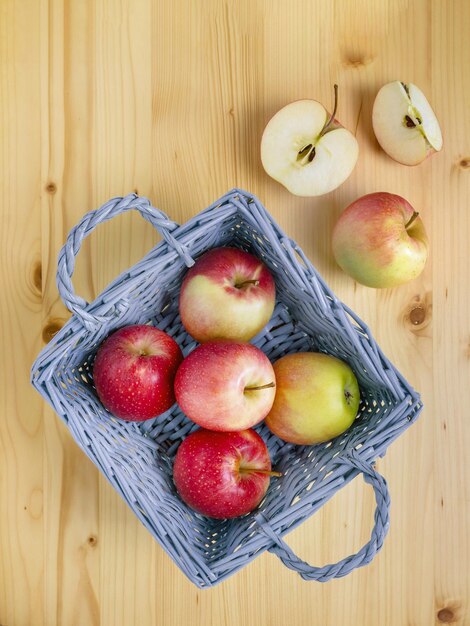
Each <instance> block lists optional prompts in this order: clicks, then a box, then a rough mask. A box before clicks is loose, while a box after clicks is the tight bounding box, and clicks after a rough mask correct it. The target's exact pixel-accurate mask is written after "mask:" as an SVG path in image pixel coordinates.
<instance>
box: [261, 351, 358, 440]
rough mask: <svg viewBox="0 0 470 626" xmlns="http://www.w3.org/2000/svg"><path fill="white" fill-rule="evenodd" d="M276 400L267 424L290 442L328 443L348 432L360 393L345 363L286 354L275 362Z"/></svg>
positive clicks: (325, 357) (310, 354) (325, 356)
mask: <svg viewBox="0 0 470 626" xmlns="http://www.w3.org/2000/svg"><path fill="white" fill-rule="evenodd" d="M273 367H274V372H275V374H276V397H275V399H274V404H273V406H272V409H271V411H270V412H269V414H268V416H267V417H266V421H265V423H266V425H267V426H268V428H269V429H270V430H271V431H272V432H273V433H274V434H275V435H277V436H278V437H280V438H281V439H283V440H284V441H288V442H290V443H296V444H300V445H311V444H315V443H321V442H323V441H328V440H329V439H332V438H333V437H337V436H338V435H340V434H341V433H343V432H344V431H345V430H346V429H348V428H349V427H350V426H351V424H352V423H353V422H354V419H355V417H356V415H357V411H358V407H359V400H360V393H359V386H358V383H357V379H356V376H355V375H354V372H353V371H352V369H351V368H350V367H349V365H348V364H347V363H345V362H344V361H341V360H340V359H337V358H336V357H333V356H330V355H328V354H323V353H321V352H298V353H297V354H288V355H286V356H284V357H282V358H281V359H279V360H278V361H276V362H275V363H274V366H273Z"/></svg>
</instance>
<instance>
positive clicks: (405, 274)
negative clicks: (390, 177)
mask: <svg viewBox="0 0 470 626" xmlns="http://www.w3.org/2000/svg"><path fill="white" fill-rule="evenodd" d="M333 253H334V256H335V258H336V261H337V263H338V265H339V266H340V267H341V268H342V269H343V270H344V271H345V272H346V273H347V274H349V275H350V276H352V277H353V278H354V280H356V281H357V282H358V283H362V284H363V285H366V286H367V287H395V286H396V285H401V284H402V283H405V282H407V281H409V280H412V279H413V278H416V277H417V276H419V275H420V274H421V272H422V271H423V269H424V266H425V264H426V259H427V256H428V240H427V237H426V232H425V230H424V225H423V222H422V220H421V218H420V217H418V213H417V212H416V211H415V210H414V209H413V207H412V206H411V204H410V203H409V202H407V201H406V200H405V199H404V198H402V197H400V196H397V195H395V194H393V193H386V192H378V193H370V194H368V195H366V196H362V198H359V199H358V200H356V201H355V202H353V203H352V204H350V205H349V206H348V207H347V208H346V209H345V210H344V211H343V213H342V214H341V216H340V218H339V220H338V222H337V223H336V226H335V228H334V231H333Z"/></svg>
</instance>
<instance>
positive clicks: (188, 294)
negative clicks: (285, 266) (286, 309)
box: [179, 248, 276, 343]
mask: <svg viewBox="0 0 470 626" xmlns="http://www.w3.org/2000/svg"><path fill="white" fill-rule="evenodd" d="M275 298H276V289H275V286H274V280H273V277H272V276H271V274H270V272H269V270H268V268H267V267H266V265H265V264H264V263H263V262H262V261H260V260H259V259H258V258H256V257H255V256H254V255H253V254H250V253H249V252H245V251H244V250H239V249H238V248H213V249H212V250H209V251H207V252H206V253H204V254H203V255H202V256H201V257H199V259H198V260H197V261H196V263H195V264H194V265H193V267H192V268H191V269H190V270H189V271H188V272H187V274H186V276H185V278H184V280H183V284H182V286H181V292H180V298H179V310H180V315H181V321H182V322H183V325H184V327H185V328H186V330H187V331H188V333H189V334H190V335H191V336H192V337H194V339H196V340H197V341H199V342H200V343H203V342H205V341H210V340H212V339H234V340H237V341H248V340H250V339H251V338H252V337H254V336H255V335H256V334H257V333H258V332H259V331H260V330H261V329H262V328H263V327H264V326H265V325H266V324H267V322H268V321H269V319H270V317H271V315H272V313H273V310H274V303H275Z"/></svg>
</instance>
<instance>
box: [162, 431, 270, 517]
mask: <svg viewBox="0 0 470 626" xmlns="http://www.w3.org/2000/svg"><path fill="white" fill-rule="evenodd" d="M270 476H280V474H279V473H278V472H271V459H270V458H269V452H268V449H267V447H266V444H265V443H264V441H263V440H262V439H261V437H260V436H259V435H258V434H257V433H256V432H255V431H254V430H251V429H248V430H242V431H239V432H231V433H222V432H214V431H212V430H205V429H204V428H200V429H199V430H197V431H195V432H194V433H192V434H191V435H189V436H188V437H186V439H185V440H184V441H183V443H182V444H181V445H180V447H179V448H178V451H177V453H176V458H175V463H174V466H173V479H174V482H175V485H176V489H177V491H178V493H179V495H180V496H181V498H182V500H184V502H186V504H188V505H189V506H190V507H191V508H193V509H195V510H196V511H198V512H199V513H202V514H203V515H207V516H209V517H215V518H217V519H225V518H229V517H238V516H239V515H245V513H249V512H250V511H252V510H253V509H254V508H255V507H257V506H258V504H259V503H260V502H261V500H262V499H263V497H264V495H265V493H266V491H267V490H268V486H269V479H270Z"/></svg>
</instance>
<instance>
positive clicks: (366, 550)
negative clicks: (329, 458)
mask: <svg viewBox="0 0 470 626" xmlns="http://www.w3.org/2000/svg"><path fill="white" fill-rule="evenodd" d="M342 461H343V462H344V463H345V464H347V465H349V466H350V467H353V468H355V469H357V470H359V471H360V472H362V474H363V477H364V480H365V482H366V483H369V484H370V485H372V487H373V489H374V493H375V501H376V503H377V508H376V510H375V516H374V520H375V523H374V528H373V529H372V534H371V537H370V541H369V542H368V543H366V545H365V546H363V547H362V548H361V549H360V550H359V552H357V553H356V554H353V555H351V556H348V557H346V558H345V559H343V560H342V561H339V562H338V563H334V564H333V563H332V564H330V565H325V566H323V567H314V566H312V565H309V564H308V563H306V562H305V561H303V560H302V559H300V558H299V557H298V556H297V555H296V554H295V553H294V552H293V551H292V549H291V548H290V547H289V546H288V545H287V544H286V543H285V541H283V539H282V538H281V537H279V536H278V535H277V534H276V533H275V532H274V530H273V529H272V528H271V526H270V524H269V521H268V520H267V519H266V518H265V517H264V515H263V514H261V513H260V514H258V515H257V516H256V521H257V522H258V524H259V525H260V528H261V530H262V531H263V532H264V533H265V534H266V535H267V536H268V537H269V538H270V539H272V541H273V542H274V545H273V546H272V547H271V548H269V551H270V552H272V553H273V554H276V555H277V556H278V557H279V558H280V559H281V561H282V562H283V563H284V565H285V566H286V567H288V568H289V569H292V570H294V571H296V572H298V573H299V574H300V576H301V577H302V578H303V579H304V580H317V581H319V582H327V581H328V580H330V579H331V578H341V577H342V576H346V575H347V574H349V573H350V572H352V571H353V570H354V569H356V567H362V566H363V565H367V564H368V563H370V562H371V561H372V559H373V558H374V556H375V555H376V554H377V552H378V551H379V550H380V549H381V547H382V545H383V542H384V539H385V536H386V534H387V532H388V529H389V524H390V495H389V492H388V487H387V482H386V481H385V478H383V477H382V476H381V475H380V474H379V473H378V472H377V471H376V470H375V469H374V467H373V466H372V465H370V464H369V463H365V462H364V461H362V460H361V459H360V458H359V455H358V454H357V452H356V451H353V452H351V453H349V454H348V455H347V456H345V457H344V458H343V459H342Z"/></svg>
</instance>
